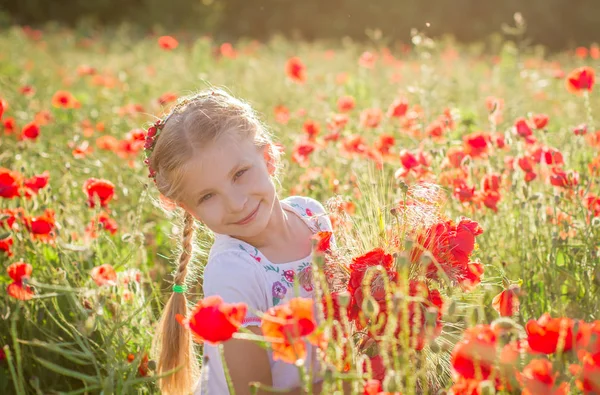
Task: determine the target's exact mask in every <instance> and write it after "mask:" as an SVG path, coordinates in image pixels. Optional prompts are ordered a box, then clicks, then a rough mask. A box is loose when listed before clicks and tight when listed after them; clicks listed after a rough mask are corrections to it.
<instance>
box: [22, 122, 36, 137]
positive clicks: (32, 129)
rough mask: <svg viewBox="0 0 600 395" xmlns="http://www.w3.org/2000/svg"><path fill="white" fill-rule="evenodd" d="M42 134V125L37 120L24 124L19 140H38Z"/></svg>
mask: <svg viewBox="0 0 600 395" xmlns="http://www.w3.org/2000/svg"><path fill="white" fill-rule="evenodd" d="M39 135H40V127H39V126H38V124H37V123H35V122H30V123H28V124H27V125H25V126H23V129H22V130H21V135H20V136H19V140H36V139H37V138H38V137H39Z"/></svg>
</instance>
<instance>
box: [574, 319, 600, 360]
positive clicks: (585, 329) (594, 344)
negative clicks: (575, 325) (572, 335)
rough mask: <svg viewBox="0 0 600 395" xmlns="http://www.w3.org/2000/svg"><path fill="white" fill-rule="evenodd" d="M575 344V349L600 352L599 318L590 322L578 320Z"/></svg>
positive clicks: (592, 352) (594, 352)
mask: <svg viewBox="0 0 600 395" xmlns="http://www.w3.org/2000/svg"><path fill="white" fill-rule="evenodd" d="M576 344H577V350H585V351H587V352H589V353H591V354H594V355H595V354H600V320H596V321H594V322H591V323H587V322H583V321H580V322H579V330H578V331H577V341H576Z"/></svg>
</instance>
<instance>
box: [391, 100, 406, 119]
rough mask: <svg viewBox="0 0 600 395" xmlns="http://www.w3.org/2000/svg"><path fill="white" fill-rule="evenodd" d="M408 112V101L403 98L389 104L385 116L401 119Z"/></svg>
mask: <svg viewBox="0 0 600 395" xmlns="http://www.w3.org/2000/svg"><path fill="white" fill-rule="evenodd" d="M407 111H408V100H407V99H406V98H404V97H402V98H399V99H396V100H394V101H393V102H392V104H390V107H389V108H388V111H387V116H388V117H390V118H402V117H403V116H405V115H406V112H407Z"/></svg>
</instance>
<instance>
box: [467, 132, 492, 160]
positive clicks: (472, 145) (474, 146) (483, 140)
mask: <svg viewBox="0 0 600 395" xmlns="http://www.w3.org/2000/svg"><path fill="white" fill-rule="evenodd" d="M489 140H490V136H489V134H488V133H484V132H474V133H471V134H469V135H467V136H463V146H464V152H465V154H467V155H470V156H471V157H472V158H480V157H484V156H485V155H486V154H487V151H488V147H489V145H488V142H489Z"/></svg>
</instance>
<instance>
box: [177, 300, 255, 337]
mask: <svg viewBox="0 0 600 395" xmlns="http://www.w3.org/2000/svg"><path fill="white" fill-rule="evenodd" d="M247 311H248V306H246V304H244V303H225V302H223V299H221V297H220V296H217V295H213V296H208V297H206V298H204V299H202V300H200V301H199V302H198V303H197V304H196V306H195V307H194V309H193V310H192V313H191V315H190V316H189V318H186V317H184V316H182V315H181V314H177V315H176V317H175V318H176V319H177V321H178V322H179V323H180V324H181V325H183V326H184V327H186V328H188V329H189V330H190V331H191V332H192V335H193V336H194V339H195V340H196V341H197V342H203V341H207V342H209V343H211V344H217V343H221V342H224V341H227V340H229V339H231V338H232V336H233V334H234V333H236V332H237V330H238V328H239V327H240V326H241V325H242V322H243V321H244V318H245V317H246V312H247Z"/></svg>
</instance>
